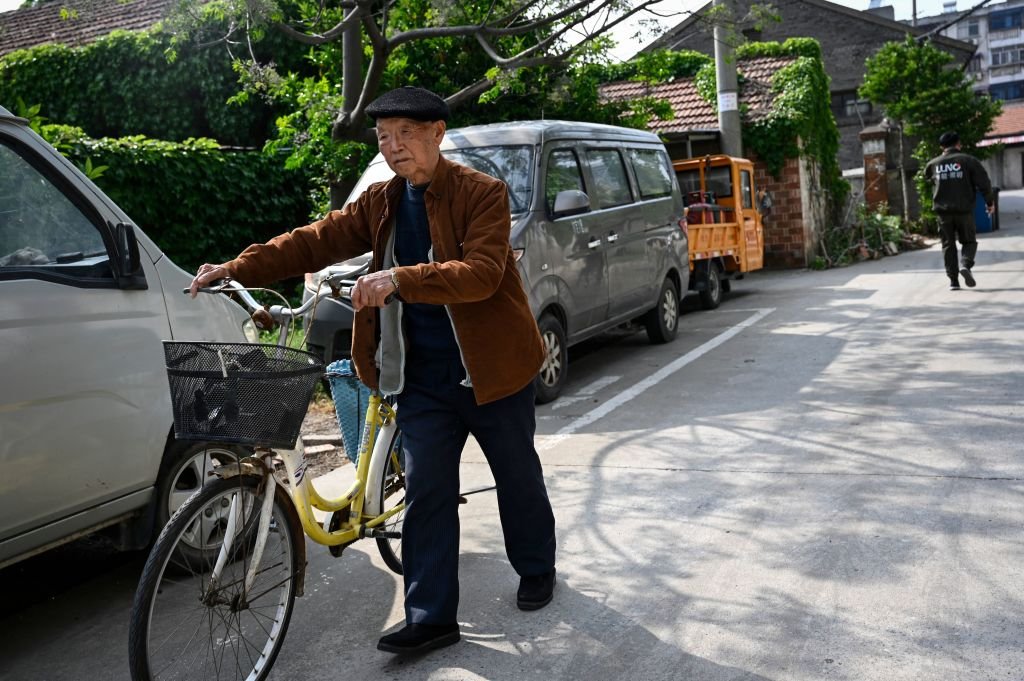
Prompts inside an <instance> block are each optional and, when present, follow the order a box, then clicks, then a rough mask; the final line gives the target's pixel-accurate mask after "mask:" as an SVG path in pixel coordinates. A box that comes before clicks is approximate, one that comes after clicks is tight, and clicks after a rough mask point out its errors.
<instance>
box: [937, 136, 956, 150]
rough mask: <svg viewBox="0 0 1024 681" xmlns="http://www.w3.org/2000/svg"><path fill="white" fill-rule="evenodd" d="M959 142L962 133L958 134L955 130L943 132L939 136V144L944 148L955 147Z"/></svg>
mask: <svg viewBox="0 0 1024 681" xmlns="http://www.w3.org/2000/svg"><path fill="white" fill-rule="evenodd" d="M959 143H960V135H958V134H956V133H955V132H944V133H942V136H941V137H939V146H940V147H942V148H943V149H949V148H950V147H955V146H956V145H957V144H959Z"/></svg>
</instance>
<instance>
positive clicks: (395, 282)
mask: <svg viewBox="0 0 1024 681" xmlns="http://www.w3.org/2000/svg"><path fill="white" fill-rule="evenodd" d="M391 283H392V284H393V285H394V287H395V293H398V275H397V274H395V269H394V268H391Z"/></svg>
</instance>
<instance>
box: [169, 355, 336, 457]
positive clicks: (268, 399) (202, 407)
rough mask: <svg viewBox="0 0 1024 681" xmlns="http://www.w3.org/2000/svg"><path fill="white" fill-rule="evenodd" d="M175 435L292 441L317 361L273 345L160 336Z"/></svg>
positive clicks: (288, 444)
mask: <svg viewBox="0 0 1024 681" xmlns="http://www.w3.org/2000/svg"><path fill="white" fill-rule="evenodd" d="M164 357H165V359H166V364H167V380H168V383H169V384H170V388H171V405H172V408H173V411H174V437H175V438H177V439H179V440H203V441H207V442H230V443H234V444H241V445H251V446H266V447H282V448H285V449H292V448H294V447H295V442H296V441H297V440H298V437H299V431H300V430H301V428H302V421H303V419H304V418H305V416H306V411H307V410H308V409H309V402H310V399H311V398H312V396H313V391H314V390H315V389H316V384H317V382H318V381H319V380H320V377H321V375H322V374H323V364H322V363H321V361H320V359H319V358H318V357H317V356H316V355H313V354H310V353H308V352H304V351H302V350H296V349H295V348H288V347H283V346H280V345H266V344H255V343H206V342H195V341H164Z"/></svg>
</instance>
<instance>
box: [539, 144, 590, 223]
mask: <svg viewBox="0 0 1024 681" xmlns="http://www.w3.org/2000/svg"><path fill="white" fill-rule="evenodd" d="M567 189H578V190H580V191H581V192H582V191H584V188H583V175H582V174H581V173H580V162H579V159H577V158H576V152H575V151H573V150H572V149H555V150H554V151H552V152H551V154H550V155H549V156H548V167H547V172H546V173H545V177H544V201H545V203H546V205H547V207H548V215H551V214H553V213H554V212H555V197H556V196H558V192H564V191H565V190H567Z"/></svg>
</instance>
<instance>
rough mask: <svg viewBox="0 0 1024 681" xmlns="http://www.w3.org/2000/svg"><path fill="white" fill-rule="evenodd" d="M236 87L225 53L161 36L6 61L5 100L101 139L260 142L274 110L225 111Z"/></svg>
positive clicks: (36, 52)
mask: <svg viewBox="0 0 1024 681" xmlns="http://www.w3.org/2000/svg"><path fill="white" fill-rule="evenodd" d="M238 89H239V86H238V76H237V75H236V74H235V72H234V71H233V70H232V67H231V60H230V58H228V57H227V56H226V55H225V52H224V51H223V50H219V49H205V50H201V49H196V48H194V47H192V46H190V45H187V44H184V45H178V46H177V47H173V46H172V45H171V39H170V37H169V36H168V35H166V34H164V33H160V32H151V33H127V32H124V31H119V32H114V33H112V34H110V35H109V36H106V37H104V38H102V39H100V40H98V41H96V42H95V43H91V44H89V45H87V46H85V47H80V48H69V47H66V46H62V45H44V46H40V47H34V48H31V49H28V50H19V51H16V52H12V53H10V54H7V55H4V56H3V57H2V58H0V101H2V102H16V101H17V100H18V99H21V100H23V101H25V102H36V103H38V104H39V106H40V108H39V110H38V111H37V112H36V113H37V114H38V115H39V116H40V117H41V118H42V117H45V119H49V120H51V121H60V122H62V123H67V124H70V125H76V126H79V127H81V128H83V129H85V130H87V131H88V132H89V134H90V135H93V136H95V137H103V136H112V137H117V136H121V135H124V134H134V133H142V134H145V135H148V136H151V137H158V138H161V139H171V140H181V139H185V138H187V137H190V136H197V137H198V136H205V137H213V138H215V139H218V140H220V141H221V142H223V143H225V144H230V145H236V146H257V145H262V143H263V141H264V139H266V136H267V134H268V133H269V132H270V131H271V121H272V119H273V116H274V112H273V107H272V106H271V105H269V104H268V103H267V102H266V100H265V99H261V98H253V99H252V100H251V101H239V102H238V104H236V105H232V106H226V104H225V103H226V102H227V101H228V99H229V98H230V97H231V96H232V95H233V94H235V93H236V92H237V91H238Z"/></svg>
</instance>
